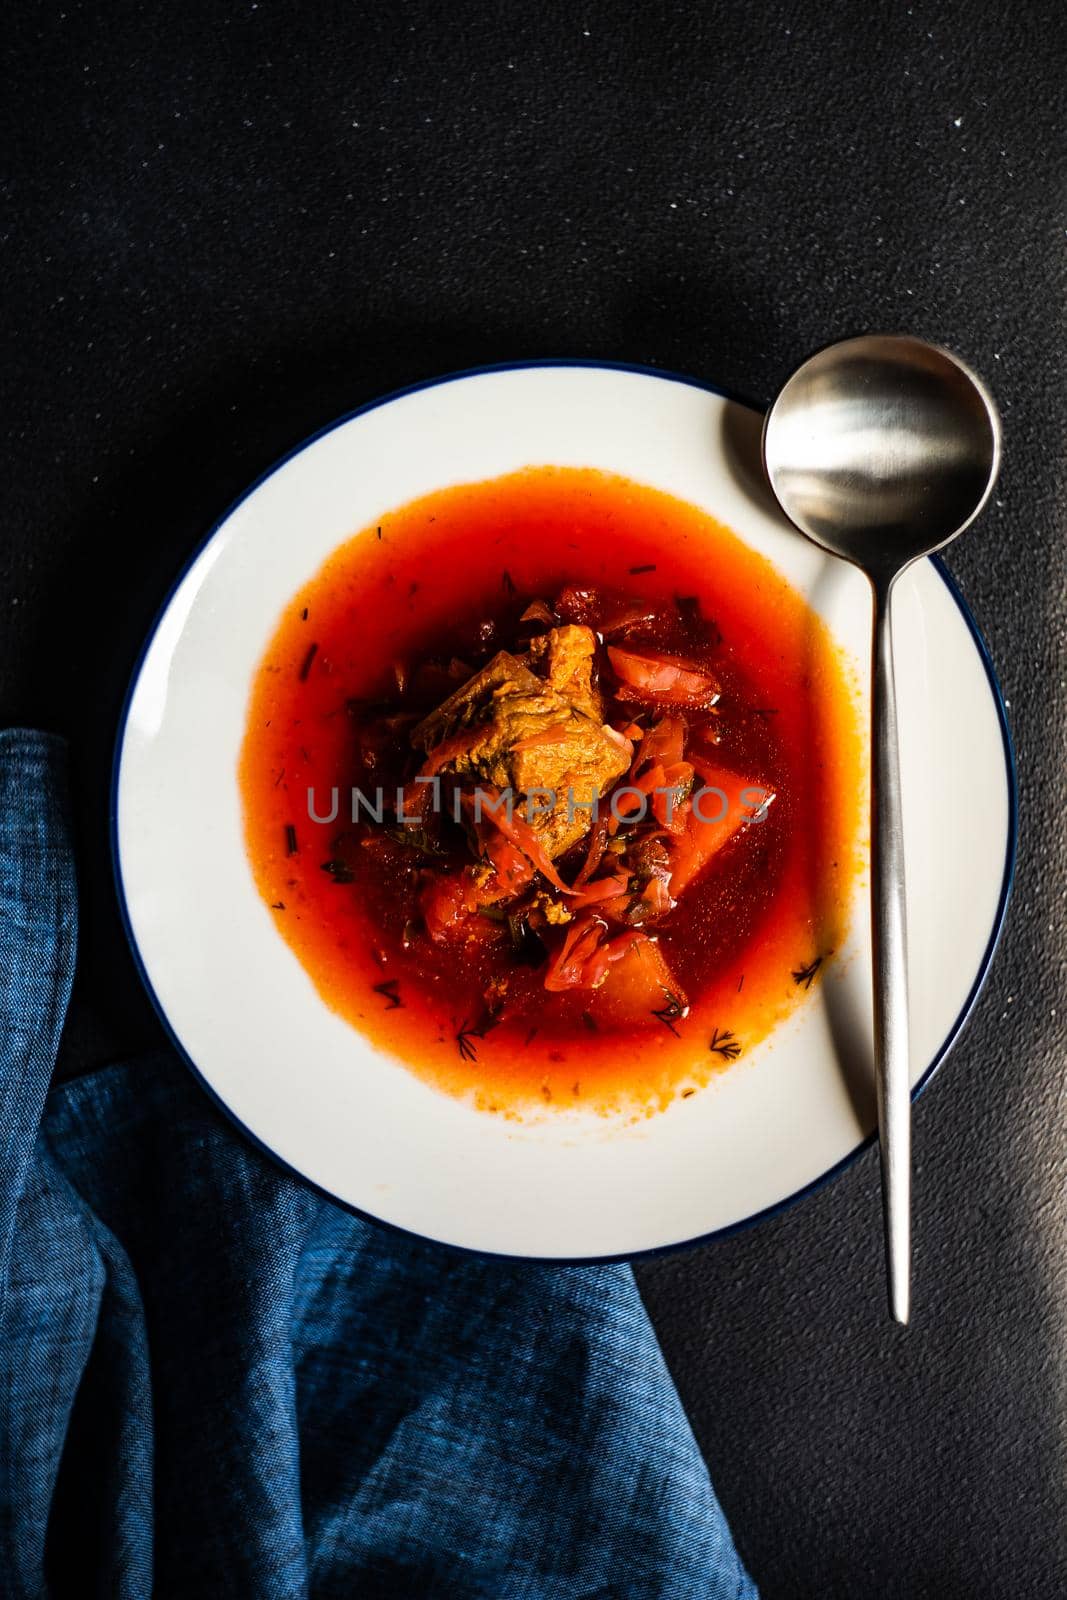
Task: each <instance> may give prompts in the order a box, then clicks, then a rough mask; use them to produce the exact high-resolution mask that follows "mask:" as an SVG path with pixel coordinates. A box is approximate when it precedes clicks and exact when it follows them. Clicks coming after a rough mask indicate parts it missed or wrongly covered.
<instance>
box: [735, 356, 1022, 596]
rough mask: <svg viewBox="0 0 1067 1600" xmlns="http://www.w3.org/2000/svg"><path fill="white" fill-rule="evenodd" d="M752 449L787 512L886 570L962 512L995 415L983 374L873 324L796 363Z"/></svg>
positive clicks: (982, 490) (954, 529) (986, 464)
mask: <svg viewBox="0 0 1067 1600" xmlns="http://www.w3.org/2000/svg"><path fill="white" fill-rule="evenodd" d="M763 448H764V461H765V463H766V467H767V473H768V476H769V478H770V482H771V487H772V489H773V490H774V493H775V495H776V497H777V499H778V501H779V503H780V505H781V506H782V508H783V510H784V511H785V513H786V515H787V516H788V517H789V518H790V520H791V521H792V522H793V523H795V524H796V526H797V527H798V528H800V530H801V531H802V532H803V533H806V534H807V535H808V537H809V538H811V539H814V540H815V542H816V543H817V544H820V545H822V546H823V548H824V549H827V550H830V551H832V552H833V553H834V554H835V555H839V556H843V557H844V558H845V559H846V560H848V561H852V562H855V563H856V564H857V565H858V566H861V567H864V568H865V569H868V570H871V569H872V568H877V569H879V570H880V571H884V572H885V573H887V574H888V573H896V572H898V571H900V570H902V569H903V568H904V567H905V566H908V565H910V563H911V562H912V561H914V560H916V559H917V558H918V557H919V556H923V555H929V554H930V553H931V552H932V551H934V550H939V549H940V548H941V547H942V546H943V545H946V544H948V543H949V541H950V540H952V539H954V538H955V537H956V536H957V534H960V533H962V532H963V530H964V528H966V527H967V526H968V525H969V524H970V523H971V522H973V520H974V518H975V517H976V516H977V515H978V513H979V511H981V509H982V507H983V505H984V504H985V502H986V500H987V499H988V497H989V493H990V490H991V489H992V487H993V483H994V481H995V479H996V475H997V468H998V465H999V460H1000V425H999V422H998V419H997V411H996V407H995V405H994V403H993V400H992V397H991V395H990V394H989V391H988V390H987V389H986V387H985V385H984V384H983V383H982V382H981V380H980V379H979V378H978V377H976V375H975V374H974V373H973V372H971V371H970V369H969V368H968V367H966V366H965V365H964V363H963V362H962V361H960V360H959V359H958V358H957V357H956V356H954V355H952V354H950V352H949V351H947V350H942V349H940V348H939V347H938V346H937V345H931V344H927V343H925V342H924V341H923V340H922V339H914V338H910V337H906V336H895V335H887V334H872V335H867V336H865V337H863V338H858V339H846V340H844V341H843V342H842V343H840V344H834V345H830V346H828V348H827V349H825V350H820V351H819V352H818V353H817V354H816V355H813V356H812V357H811V358H810V359H809V360H807V361H805V362H804V364H803V365H802V366H801V367H799V368H798V369H797V371H796V372H795V373H794V374H793V376H792V377H791V378H790V379H789V381H788V382H787V383H786V385H785V387H784V388H783V389H782V391H781V393H780V394H779V396H778V398H777V400H776V401H775V403H774V406H773V408H772V410H771V412H770V413H769V415H768V418H767V424H766V429H765V432H764V441H763Z"/></svg>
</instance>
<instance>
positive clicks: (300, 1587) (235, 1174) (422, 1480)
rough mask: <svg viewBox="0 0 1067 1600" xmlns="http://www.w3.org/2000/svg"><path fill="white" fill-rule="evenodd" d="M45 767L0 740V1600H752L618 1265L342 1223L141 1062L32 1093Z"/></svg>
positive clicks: (56, 900)
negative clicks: (308, 1599) (493, 1254)
mask: <svg viewBox="0 0 1067 1600" xmlns="http://www.w3.org/2000/svg"><path fill="white" fill-rule="evenodd" d="M76 930H77V896H76V885H75V877H74V867H73V861H72V856H71V848H70V839H69V834H68V819H67V810H66V796H65V782H64V758H63V749H62V745H61V744H59V743H58V741H55V740H52V739H50V738H48V737H47V736H45V735H42V734H35V733H26V732H20V731H15V732H11V733H6V734H0V1158H2V1159H0V1595H2V1596H3V1597H4V1600H23V1597H30V1596H32V1597H37V1596H41V1595H44V1594H46V1593H51V1594H71V1595H76V1596H78V1597H79V1600H81V1597H88V1596H92V1595H102V1596H107V1597H109V1600H125V1597H136V1600H143V1597H147V1596H149V1595H158V1596H190V1597H192V1596H195V1597H196V1600H211V1597H214V1596H219V1597H226V1600H243V1597H245V1596H256V1597H260V1596H262V1597H263V1600H268V1597H269V1600H290V1597H294V1600H295V1597H297V1596H304V1595H313V1596H321V1597H324V1600H325V1597H333V1596H336V1597H338V1600H342V1597H343V1600H355V1597H359V1600H377V1597H385V1596H388V1597H397V1600H438V1597H440V1600H466V1597H471V1600H474V1597H478V1600H594V1597H595V1600H615V1597H617V1600H646V1597H647V1600H652V1597H656V1600H660V1597H662V1600H668V1597H669V1600H689V1597H690V1596H691V1597H693V1600H696V1597H698V1596H699V1597H700V1600H727V1597H729V1600H740V1597H751V1596H755V1594H756V1590H755V1588H754V1586H753V1584H752V1583H751V1581H750V1579H749V1578H748V1576H747V1575H746V1573H745V1571H744V1569H743V1567H742V1565H741V1563H740V1561H739V1559H738V1557H737V1555H736V1553H735V1551H734V1548H733V1544H732V1542H731V1538H730V1532H729V1529H728V1528H727V1526H726V1523H725V1521H724V1518H723V1516H722V1513H721V1511H720V1509H719V1506H718V1504H717V1502H716V1500H715V1495H714V1493H713V1491H712V1487H711V1484H710V1482H709V1480H708V1474H707V1471H706V1469H705V1466H704V1463H703V1461H702V1460H701V1457H700V1454H699V1452H698V1450H697V1447H696V1444H695V1443H694V1440H693V1436H692V1433H691V1432H690V1429H689V1425H688V1423H687V1421H686V1418H685V1414H684V1412H683V1410H682V1408H681V1405H680V1403H679V1400H678V1396H677V1394H676V1393H675V1390H674V1388H673V1386H672V1384H671V1380H670V1377H669V1375H668V1373H667V1370H666V1367H665V1365H664V1362H663V1358H662V1355H661V1354H660V1351H659V1348H658V1346H657V1344H656V1340H655V1336H654V1334H653V1332H652V1329H651V1327H650V1325H649V1322H648V1319H647V1317H646V1315H645V1312H644V1309H643V1307H642V1305H641V1301H640V1299H639V1297H638V1294H637V1290H636V1287H635V1285H634V1280H633V1277H632V1275H631V1273H630V1271H629V1269H628V1268H626V1267H588V1268H574V1267H559V1268H554V1267H540V1266H512V1265H502V1264H500V1263H498V1262H493V1261H491V1260H487V1261H482V1260H478V1259H474V1258H471V1257H467V1256H460V1255H458V1254H456V1253H455V1252H452V1251H449V1250H445V1249H442V1248H439V1247H436V1246H430V1245H424V1244H420V1243H418V1242H416V1241H414V1240H407V1239H404V1238H399V1237H396V1236H394V1235H392V1234H389V1233H386V1232H385V1231H383V1230H379V1229H377V1228H375V1227H373V1226H371V1225H369V1224H367V1223H364V1222H361V1221H359V1220H357V1219H356V1218H354V1217H352V1216H350V1215H348V1213H347V1212H345V1211H343V1210H341V1209H340V1208H339V1207H337V1206H335V1205H332V1204H330V1203H329V1202H327V1201H324V1200H323V1199H321V1198H320V1197H319V1196H318V1195H316V1194H315V1193H313V1192H312V1191H311V1190H310V1189H308V1188H306V1187H305V1186H304V1185H302V1184H301V1183H300V1182H298V1181H296V1180H295V1179H293V1178H290V1177H288V1176H286V1175H285V1174H284V1173H283V1172H281V1171H280V1170H278V1169H277V1168H275V1167H274V1165H273V1164H272V1163H271V1162H270V1161H269V1160H268V1159H266V1158H265V1157H263V1156H262V1155H261V1154H260V1153H259V1152H258V1151H257V1150H255V1149H253V1148H251V1147H250V1146H248V1145H246V1144H245V1143H244V1142H243V1140H242V1139H241V1138H240V1137H238V1136H237V1135H236V1134H235V1133H234V1132H233V1131H232V1130H231V1129H230V1127H229V1125H228V1124H227V1123H226V1122H225V1120H224V1119H223V1118H221V1117H220V1115H219V1114H218V1113H217V1111H216V1110H215V1109H214V1107H213V1106H212V1105H211V1104H210V1103H209V1102H208V1100H207V1098H206V1097H205V1096H204V1095H202V1094H201V1093H200V1091H199V1090H198V1089H197V1088H196V1087H195V1085H194V1083H193V1081H192V1078H191V1076H190V1075H189V1074H188V1073H187V1072H186V1071H185V1069H184V1068H183V1067H182V1066H181V1065H180V1064H179V1063H178V1062H177V1061H176V1060H175V1059H174V1058H173V1057H171V1056H170V1055H166V1054H162V1055H157V1056H155V1057H153V1058H152V1059H149V1060H145V1061H140V1062H137V1063H136V1064H134V1065H124V1066H116V1067H112V1068H110V1069H108V1070H106V1071H103V1072H98V1073H96V1074H94V1075H93V1076H91V1077H88V1078H83V1079H81V1080H80V1081H78V1082H76V1083H73V1084H69V1085H67V1086H65V1087H62V1088H59V1089H55V1090H52V1091H51V1093H49V1087H48V1086H49V1079H50V1075H51V1072H52V1067H53V1064H54V1061H55V1054H56V1048H57V1043H58V1040H59V1034H60V1030H61V1028H62V1025H63V1019H64V1013H65V1011H66V1007H67V1001H68V998H69V994H70V986H71V978H72V974H73V969H74V961H75V949H76V937H77V931H76Z"/></svg>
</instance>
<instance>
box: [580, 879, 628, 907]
mask: <svg viewBox="0 0 1067 1600" xmlns="http://www.w3.org/2000/svg"><path fill="white" fill-rule="evenodd" d="M629 887H630V876H629V873H626V872H621V873H613V874H612V875H611V877H610V878H594V879H593V881H592V882H591V883H587V884H585V886H584V887H583V888H582V889H581V890H580V891H579V893H578V894H576V895H575V897H574V899H573V900H572V901H571V908H572V909H573V910H574V911H581V910H583V909H584V907H586V906H593V905H596V904H597V902H598V901H600V900H611V899H613V898H614V897H615V896H617V895H621V894H623V895H624V894H625V893H626V892H627V890H628V889H629Z"/></svg>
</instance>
